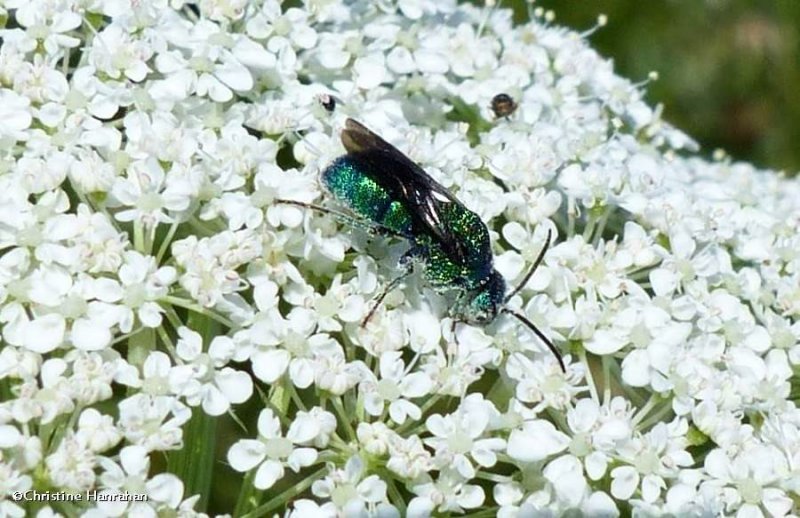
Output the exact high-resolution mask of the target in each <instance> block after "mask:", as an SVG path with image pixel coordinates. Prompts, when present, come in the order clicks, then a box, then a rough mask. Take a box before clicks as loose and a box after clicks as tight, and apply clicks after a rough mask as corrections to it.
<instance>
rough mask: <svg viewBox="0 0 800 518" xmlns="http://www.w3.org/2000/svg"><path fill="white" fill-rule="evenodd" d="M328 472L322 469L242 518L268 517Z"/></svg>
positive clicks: (326, 469)
mask: <svg viewBox="0 0 800 518" xmlns="http://www.w3.org/2000/svg"><path fill="white" fill-rule="evenodd" d="M327 472H328V468H327V467H325V468H320V469H318V470H317V471H315V472H314V473H312V474H311V475H309V476H308V477H306V478H305V479H303V480H302V481H301V482H299V483H297V484H295V485H294V486H292V487H290V488H289V489H287V490H286V491H284V492H283V493H281V494H279V495H278V496H276V497H275V498H273V499H271V500H269V501H268V502H267V503H266V504H264V505H262V506H260V507H257V508H256V509H254V510H253V511H251V512H250V513H248V514H245V515H243V517H242V518H256V517H259V516H268V515H269V513H270V512H272V511H273V510H275V509H277V508H279V507H281V506H283V505H286V503H288V502H289V501H291V500H293V499H294V498H295V497H296V496H297V495H299V494H300V493H302V492H303V491H305V490H306V489H308V488H309V487H311V484H313V483H314V482H316V481H317V480H319V479H320V478H322V477H324V476H325V474H326V473H327Z"/></svg>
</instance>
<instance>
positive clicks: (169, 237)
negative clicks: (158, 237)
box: [156, 221, 179, 264]
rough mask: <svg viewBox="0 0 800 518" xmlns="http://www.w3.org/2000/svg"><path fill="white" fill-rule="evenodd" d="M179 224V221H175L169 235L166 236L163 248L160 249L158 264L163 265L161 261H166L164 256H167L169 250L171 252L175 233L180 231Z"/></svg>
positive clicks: (157, 258)
mask: <svg viewBox="0 0 800 518" xmlns="http://www.w3.org/2000/svg"><path fill="white" fill-rule="evenodd" d="M178 224H179V223H178V221H174V222H173V223H172V225H170V227H169V230H168V231H167V235H166V236H164V240H163V241H162V242H161V246H160V247H159V248H158V254H156V264H161V261H162V260H163V259H164V254H166V253H167V250H169V245H170V244H172V238H173V237H175V232H176V231H177V230H178Z"/></svg>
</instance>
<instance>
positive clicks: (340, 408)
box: [331, 396, 356, 441]
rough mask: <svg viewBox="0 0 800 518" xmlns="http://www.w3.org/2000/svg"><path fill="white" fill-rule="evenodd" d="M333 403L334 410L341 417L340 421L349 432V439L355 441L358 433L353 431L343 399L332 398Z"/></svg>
mask: <svg viewBox="0 0 800 518" xmlns="http://www.w3.org/2000/svg"><path fill="white" fill-rule="evenodd" d="M331 403H333V408H334V410H336V413H337V414H338V415H339V420H340V421H341V422H342V423H343V424H344V429H345V431H346V432H347V437H348V438H349V439H350V440H351V441H355V440H356V431H355V430H354V429H353V425H352V424H351V423H350V418H349V417H348V415H347V412H346V411H345V409H344V405H342V398H341V397H339V396H335V397H332V398H331Z"/></svg>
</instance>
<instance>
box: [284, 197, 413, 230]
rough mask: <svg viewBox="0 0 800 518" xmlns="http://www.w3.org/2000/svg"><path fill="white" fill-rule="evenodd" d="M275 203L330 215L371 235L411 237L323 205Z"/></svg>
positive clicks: (295, 202)
mask: <svg viewBox="0 0 800 518" xmlns="http://www.w3.org/2000/svg"><path fill="white" fill-rule="evenodd" d="M275 203H280V204H282V205H294V206H295V207H301V208H304V209H310V210H315V211H317V212H321V213H323V214H330V215H331V216H333V217H334V218H336V219H338V220H339V221H341V222H342V223H344V224H346V225H350V226H351V227H355V228H360V229H362V230H366V231H367V232H369V233H371V234H380V235H383V236H394V237H402V238H404V239H408V237H409V236H407V235H405V234H403V233H401V232H398V231H396V230H394V229H391V228H389V227H387V226H385V225H381V224H380V223H374V222H372V221H365V220H363V219H359V218H354V217H353V216H351V215H349V214H346V213H344V212H342V211H339V210H336V209H329V208H328V207H323V206H321V205H314V204H313V203H305V202H302V201H295V200H283V199H276V200H275Z"/></svg>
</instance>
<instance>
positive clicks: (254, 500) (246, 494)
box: [233, 469, 264, 516]
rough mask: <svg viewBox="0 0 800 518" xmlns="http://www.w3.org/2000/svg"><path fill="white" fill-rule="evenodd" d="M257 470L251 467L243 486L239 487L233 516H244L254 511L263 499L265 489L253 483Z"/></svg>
mask: <svg viewBox="0 0 800 518" xmlns="http://www.w3.org/2000/svg"><path fill="white" fill-rule="evenodd" d="M257 472H258V470H257V469H251V470H250V471H249V472H248V473H247V475H245V477H244V480H243V481H242V487H241V488H240V489H239V497H238V498H237V499H236V507H234V509H233V516H244V515H246V514H247V513H249V512H252V511H253V510H255V509H256V507H257V506H258V503H259V502H260V501H261V497H262V496H263V495H264V491H262V490H260V489H256V488H255V486H254V485H253V481H254V480H255V478H256V473H257Z"/></svg>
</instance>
